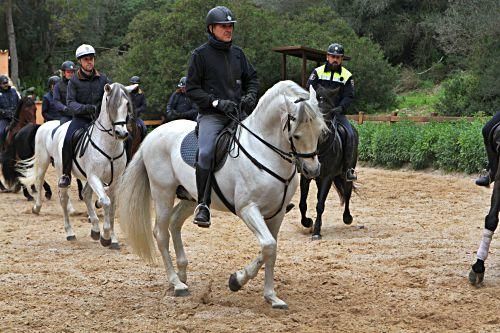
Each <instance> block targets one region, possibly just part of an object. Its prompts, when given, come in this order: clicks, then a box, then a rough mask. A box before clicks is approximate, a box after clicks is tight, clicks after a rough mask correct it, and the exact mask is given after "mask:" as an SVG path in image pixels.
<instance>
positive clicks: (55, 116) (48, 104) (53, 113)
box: [42, 75, 61, 121]
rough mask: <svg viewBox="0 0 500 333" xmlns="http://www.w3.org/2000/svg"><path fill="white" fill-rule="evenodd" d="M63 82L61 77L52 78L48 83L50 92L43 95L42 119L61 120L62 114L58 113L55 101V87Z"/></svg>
mask: <svg viewBox="0 0 500 333" xmlns="http://www.w3.org/2000/svg"><path fill="white" fill-rule="evenodd" d="M59 81H61V78H60V77H59V76H55V75H54V76H51V77H49V80H48V81H47V86H48V88H49V91H48V92H47V93H46V94H45V95H43V99H42V117H43V119H44V120H45V121H51V120H59V119H60V118H61V114H60V113H59V112H58V111H57V108H56V103H55V100H54V86H55V85H56V84H57V83H58V82H59Z"/></svg>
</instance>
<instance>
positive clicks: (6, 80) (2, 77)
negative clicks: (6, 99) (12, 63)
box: [0, 75, 9, 83]
mask: <svg viewBox="0 0 500 333" xmlns="http://www.w3.org/2000/svg"><path fill="white" fill-rule="evenodd" d="M0 83H9V78H8V77H7V75H0Z"/></svg>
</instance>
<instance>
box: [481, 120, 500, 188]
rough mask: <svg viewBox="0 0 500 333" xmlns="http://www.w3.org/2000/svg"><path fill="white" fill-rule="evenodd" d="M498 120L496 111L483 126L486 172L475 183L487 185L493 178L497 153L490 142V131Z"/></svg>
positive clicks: (496, 165)
mask: <svg viewBox="0 0 500 333" xmlns="http://www.w3.org/2000/svg"><path fill="white" fill-rule="evenodd" d="M499 122H500V112H497V113H496V114H495V115H494V116H493V117H492V118H491V119H490V120H489V121H488V122H487V123H486V124H485V125H484V127H483V129H482V134H483V141H484V147H485V148H486V155H487V156H488V167H487V169H488V174H487V175H485V176H482V177H479V178H478V179H476V185H479V186H489V185H490V184H491V183H492V182H493V181H494V180H495V175H496V172H497V168H498V154H497V152H496V151H495V150H494V149H493V147H492V146H491V144H490V138H489V136H490V132H491V130H493V128H494V127H495V125H496V124H498V123H499Z"/></svg>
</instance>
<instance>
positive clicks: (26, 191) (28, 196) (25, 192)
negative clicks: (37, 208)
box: [22, 185, 34, 201]
mask: <svg viewBox="0 0 500 333" xmlns="http://www.w3.org/2000/svg"><path fill="white" fill-rule="evenodd" d="M22 188H23V195H24V197H25V198H26V199H27V200H28V201H33V200H34V199H33V197H32V196H31V194H30V191H28V189H27V188H26V186H24V185H23V186H22Z"/></svg>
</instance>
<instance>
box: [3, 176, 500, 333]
mask: <svg viewBox="0 0 500 333" xmlns="http://www.w3.org/2000/svg"><path fill="white" fill-rule="evenodd" d="M358 176H359V185H360V188H359V196H354V198H353V200H352V213H353V216H354V223H353V224H352V225H350V226H346V225H344V224H343V223H342V215H341V213H342V210H341V208H340V207H339V200H338V197H337V195H336V193H335V192H331V193H330V196H329V198H328V201H327V206H328V208H327V210H326V212H325V215H324V225H323V239H322V240H321V241H314V242H313V241H311V238H310V235H309V233H308V231H307V230H304V229H303V228H302V226H301V225H300V213H299V210H298V208H295V209H294V210H293V211H292V212H290V213H289V214H288V215H287V216H286V218H285V221H284V223H283V226H282V228H281V232H280V234H279V238H280V239H279V249H278V260H277V263H276V288H277V292H278V295H279V296H280V297H281V298H282V299H283V300H285V301H286V302H287V303H288V305H289V307H290V309H289V310H273V309H271V307H270V306H269V305H268V304H267V303H265V301H264V299H263V297H262V291H263V275H264V274H263V270H261V271H260V272H259V274H258V275H257V277H256V278H255V279H254V280H253V281H250V282H249V283H248V284H247V285H246V286H245V287H244V288H243V290H241V291H239V292H237V293H233V292H231V291H230V290H229V289H228V287H227V280H228V278H229V275H230V274H231V273H233V272H235V271H236V270H238V269H241V268H242V267H243V266H244V265H246V264H247V263H249V262H250V260H251V259H253V258H254V257H255V256H256V255H257V252H258V249H259V248H258V245H257V242H256V239H255V238H254V236H253V235H252V234H251V232H250V231H249V230H248V229H247V228H246V227H245V226H244V225H243V223H242V222H241V221H238V220H237V219H236V218H235V217H234V216H231V215H230V214H225V213H219V212H217V213H215V217H214V221H213V225H212V227H211V228H210V229H208V230H205V229H200V228H198V227H196V226H194V225H193V224H191V223H190V221H187V223H186V225H185V228H184V241H185V244H186V251H187V255H188V258H189V260H190V264H189V267H188V274H189V275H188V285H189V287H190V290H191V295H190V296H188V297H182V298H175V297H173V292H172V290H171V289H169V288H168V283H167V279H166V274H165V270H164V268H163V264H161V263H160V264H158V265H156V266H148V265H146V264H144V263H143V262H142V261H141V260H140V259H138V258H137V257H136V256H135V255H134V254H132V253H131V252H130V248H129V247H127V240H126V239H125V238H124V237H123V235H122V233H121V231H120V229H119V227H118V228H117V230H118V235H119V236H121V238H120V242H121V244H122V247H121V250H119V251H113V250H109V249H106V248H103V247H102V246H101V245H100V244H99V243H98V242H95V241H93V240H92V239H91V238H90V236H89V235H90V224H89V223H87V218H86V214H85V209H84V204H83V203H82V202H76V201H75V207H76V208H77V210H78V212H79V215H78V216H75V217H73V219H72V221H73V226H74V229H75V232H76V235H77V238H78V239H77V241H75V242H68V241H66V240H65V234H64V230H63V221H62V213H61V209H60V207H59V201H58V199H57V189H55V191H56V192H55V193H56V195H55V199H53V200H51V201H45V203H44V206H43V207H42V212H41V214H40V215H39V216H35V215H32V214H31V212H30V211H31V203H28V202H27V201H26V200H25V199H24V198H23V197H22V195H21V194H20V193H19V194H11V193H8V194H0V198H1V200H0V205H1V210H0V211H1V212H2V221H1V222H0V244H1V245H0V246H1V252H0V318H1V320H0V332H218V333H219V332H445V331H460V332H500V251H499V249H500V240H499V239H496V238H498V237H494V239H493V242H492V247H491V251H490V257H489V258H488V261H487V262H486V276H485V282H484V285H483V286H482V287H481V288H475V287H472V286H470V285H469V283H468V280H467V274H468V271H469V269H470V265H471V263H473V262H474V258H475V252H476V250H477V246H478V244H479V240H480V235H481V232H482V229H483V223H484V216H485V214H486V212H487V210H488V206H489V197H490V193H491V190H488V189H482V188H478V187H477V186H475V185H474V184H473V181H472V179H473V178H472V176H465V175H442V174H441V173H438V172H414V171H388V170H381V169H374V168H368V167H362V168H359V172H358ZM49 181H50V183H51V184H52V187H53V188H55V187H56V185H55V184H56V181H55V178H54V173H53V170H51V171H49ZM74 188H76V186H75V185H73V189H72V190H73V191H74ZM315 193H316V190H315V189H313V194H314V195H313V196H310V200H309V205H310V210H309V211H310V213H311V215H312V217H313V218H314V217H315V210H314V205H315V199H314V198H315ZM72 198H74V199H75V198H76V194H75V193H73V196H72ZM297 200H298V193H296V195H295V197H294V202H295V203H297Z"/></svg>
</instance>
